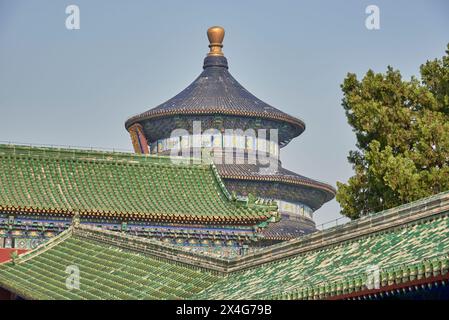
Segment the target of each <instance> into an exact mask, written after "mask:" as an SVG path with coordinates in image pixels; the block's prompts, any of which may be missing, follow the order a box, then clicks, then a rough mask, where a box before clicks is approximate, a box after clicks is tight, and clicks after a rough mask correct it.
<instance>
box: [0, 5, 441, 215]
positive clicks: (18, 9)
mask: <svg viewBox="0 0 449 320" xmlns="http://www.w3.org/2000/svg"><path fill="white" fill-rule="evenodd" d="M70 4H76V5H78V6H79V8H80V12H81V29H80V30H73V31H69V30H67V29H66V28H65V19H66V16H67V15H66V14H65V8H66V6H68V5H70ZM371 4H374V5H377V6H378V7H379V8H380V27H381V29H380V30H377V31H370V30H368V29H366V28H365V19H366V17H367V14H366V13H365V8H366V7H367V6H368V5H371ZM212 25H221V26H223V27H224V28H225V29H226V36H225V40H224V49H223V50H224V53H225V55H226V57H227V58H228V61H229V64H230V72H231V73H232V74H233V76H234V77H235V78H236V79H237V80H238V81H239V82H240V83H241V84H242V85H244V86H245V87H246V88H247V89H248V90H249V91H251V92H252V93H254V94H255V95H256V96H258V97H259V98H261V99H262V100H264V101H266V102H268V103H270V104H272V105H273V106H275V107H277V108H279V109H281V110H283V111H285V112H287V113H290V114H292V115H294V116H297V117H299V118H301V119H303V120H304V121H305V122H306V125H307V128H306V131H305V132H304V133H303V134H302V135H301V136H300V137H298V138H297V139H295V140H294V141H292V142H291V143H290V144H289V145H288V146H287V147H286V148H284V149H283V150H282V153H281V156H282V160H283V165H284V166H285V167H286V168H288V169H290V170H294V171H296V172H298V173H300V174H303V175H306V176H309V177H312V178H316V179H319V180H323V181H326V182H329V183H331V184H333V185H334V186H335V184H336V181H346V180H347V179H348V178H349V177H350V176H351V175H352V169H351V167H350V165H349V164H348V163H347V159H346V157H347V155H348V152H349V150H351V149H353V148H354V147H355V138H354V135H353V133H352V131H351V128H350V127H349V126H348V124H347V122H346V118H345V115H344V111H343V109H342V107H341V98H342V94H341V90H340V84H341V83H342V81H343V79H344V77H345V75H346V73H347V72H355V73H357V74H358V75H359V76H362V75H363V74H364V73H365V72H366V71H367V70H368V69H370V68H371V69H373V70H374V71H376V72H384V71H385V70H386V67H387V65H392V66H393V67H395V68H397V69H400V70H401V71H402V74H403V76H404V78H406V79H408V78H410V76H411V75H417V74H418V71H419V65H420V64H421V63H423V62H425V61H426V60H428V59H434V58H436V57H441V56H442V55H443V54H444V50H445V48H446V44H447V43H448V42H449V31H448V30H449V1H377V0H370V1H355V0H350V1H348V0H344V1H343V0H339V1H316V0H314V1H260V0H259V1H256V0H252V1H248V0H247V1H193V0H192V1H137V0H134V1H105V0H104V1H100V0H96V1H82V0H76V1H75V0H72V1H55V0H53V1H49V0H48V1H31V0H30V1H20V0H19V1H18V0H0V140H3V141H17V142H26V143H38V144H57V145H72V146H74V145H75V146H93V147H104V148H118V149H128V150H129V149H131V143H130V139H129V136H128V133H127V132H126V131H125V129H124V121H125V120H126V119H127V118H128V117H129V116H131V115H134V114H136V113H140V112H142V111H145V110H147V109H150V108H152V107H154V106H156V105H158V104H160V103H162V102H164V101H165V100H167V99H169V98H171V97H172V96H173V95H175V94H176V93H178V92H179V91H181V90H182V89H184V88H185V87H186V86H187V85H188V84H190V82H191V81H193V80H194V78H195V77H196V76H197V75H198V74H199V73H200V72H201V70H202V69H201V68H202V62H203V58H204V57H205V55H206V53H207V52H208V47H207V45H208V41H207V38H206V30H207V28H208V27H210V26H212ZM339 210H340V209H339V206H338V203H337V202H336V201H335V200H333V201H332V202H329V203H327V204H326V205H324V206H323V207H322V208H321V209H320V210H319V211H317V212H316V215H315V220H316V221H317V223H322V222H325V221H328V220H331V219H335V218H337V217H339V214H338V212H339Z"/></svg>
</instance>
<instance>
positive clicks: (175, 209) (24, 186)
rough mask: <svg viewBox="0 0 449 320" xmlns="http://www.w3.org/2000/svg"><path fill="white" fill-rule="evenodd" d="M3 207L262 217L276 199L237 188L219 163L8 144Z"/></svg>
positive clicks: (163, 216)
mask: <svg viewBox="0 0 449 320" xmlns="http://www.w3.org/2000/svg"><path fill="white" fill-rule="evenodd" d="M0 185H1V187H2V189H1V191H0V210H1V211H10V212H19V211H20V212H33V213H36V212H37V213H50V214H60V215H72V214H73V213H74V212H78V213H80V215H81V217H104V218H117V219H123V220H138V219H144V220H151V221H175V222H176V221H178V222H186V221H187V222H191V223H205V222H206V223H241V224H256V223H257V222H261V221H266V220H267V219H269V218H270V217H272V216H273V215H274V214H276V211H277V209H276V207H275V206H267V205H256V204H253V205H249V206H247V205H246V204H245V203H242V202H239V201H232V200H230V195H229V193H228V191H227V190H226V188H225V186H224V184H223V182H222V181H221V179H220V178H219V176H218V174H217V171H216V169H215V167H214V166H213V165H211V164H205V163H203V164H174V163H173V162H172V161H171V159H170V158H167V157H155V156H144V155H133V154H127V153H112V152H98V151H84V150H68V149H54V148H34V147H33V148H32V147H22V146H14V145H0Z"/></svg>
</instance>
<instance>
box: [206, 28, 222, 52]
mask: <svg viewBox="0 0 449 320" xmlns="http://www.w3.org/2000/svg"><path fill="white" fill-rule="evenodd" d="M224 35H225V31H224V29H223V28H222V27H218V26H215V27H210V28H209V29H207V38H208V39H209V43H210V44H209V48H210V51H209V53H208V54H207V55H208V56H222V55H223V52H222V51H221V48H223V44H222V42H223V38H224Z"/></svg>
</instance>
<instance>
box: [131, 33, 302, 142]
mask: <svg viewBox="0 0 449 320" xmlns="http://www.w3.org/2000/svg"><path fill="white" fill-rule="evenodd" d="M223 37H224V30H223V28H221V27H212V28H209V30H208V38H209V41H210V45H209V47H210V52H209V54H208V56H207V57H206V58H205V59H204V65H203V69H204V70H203V72H202V73H201V74H200V75H199V76H198V78H196V79H195V81H193V82H192V83H191V84H190V85H189V86H188V87H187V88H186V89H184V90H183V91H181V92H180V93H179V94H177V95H176V96H174V97H173V98H171V99H170V100H168V101H166V102H164V103H162V104H161V105H159V106H157V107H155V108H153V109H150V110H148V111H146V112H143V113H141V114H138V115H136V116H133V117H131V118H129V119H128V120H127V121H126V123H125V127H126V129H128V128H129V127H130V126H131V125H133V124H135V123H141V124H143V125H144V127H145V124H146V123H148V122H149V121H150V122H151V121H152V120H153V119H160V118H167V117H174V116H176V117H179V116H182V115H189V116H192V115H198V116H207V115H212V116H222V117H223V118H226V116H229V117H243V118H254V119H265V120H270V121H272V123H274V127H275V128H277V129H278V130H279V133H278V136H279V144H280V146H281V147H282V146H285V145H286V144H287V143H288V142H290V140H291V139H293V138H295V137H297V136H298V135H300V134H301V133H302V132H303V131H304V130H305V124H304V122H303V121H302V120H300V119H298V118H295V117H293V116H290V115H288V114H287V113H284V112H282V111H280V110H278V109H276V108H274V107H272V106H270V105H269V104H267V103H265V102H263V101H262V100H260V99H258V98H257V97H255V96H254V95H253V94H251V93H250V92H249V91H248V90H246V89H245V88H244V87H243V86H242V85H241V84H240V83H238V82H237V80H235V79H234V77H232V75H231V74H230V73H229V71H228V62H227V59H226V58H225V57H224V56H223V53H222V51H221V48H222V46H223V45H222V44H221V41H222V40H223ZM205 129H207V128H205ZM216 129H220V128H216ZM229 129H234V128H232V127H229ZM267 129H268V128H267ZM149 135H150V137H149V139H148V140H149V141H154V140H156V139H160V138H164V137H167V133H165V132H161V133H160V136H159V135H158V134H155V133H154V132H151V133H150V134H149Z"/></svg>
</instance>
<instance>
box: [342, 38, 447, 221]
mask: <svg viewBox="0 0 449 320" xmlns="http://www.w3.org/2000/svg"><path fill="white" fill-rule="evenodd" d="M420 75H421V80H418V79H417V78H415V77H412V78H411V80H410V81H406V80H403V79H402V76H401V73H400V72H399V71H398V70H394V69H393V68H392V67H388V69H387V71H386V72H385V73H374V72H373V71H372V70H369V71H368V72H367V73H366V75H365V77H364V78H363V79H362V80H358V79H357V77H356V75H355V74H352V73H349V74H348V75H347V77H346V79H345V80H344V82H343V84H342V85H341V87H342V90H343V93H344V97H343V102H342V105H343V108H344V109H345V112H346V116H347V118H348V123H349V124H350V125H351V127H352V128H353V131H354V132H355V134H356V138H357V148H358V149H357V150H353V151H350V153H349V156H348V160H349V162H350V163H351V164H352V165H353V168H354V171H355V174H354V176H352V177H351V178H350V179H349V180H348V182H347V183H341V182H337V186H338V192H337V201H338V202H339V203H340V205H341V208H342V210H341V213H342V214H343V215H345V216H347V217H350V218H357V217H359V216H360V215H363V214H367V213H370V212H376V211H381V210H384V209H388V208H391V207H394V206H397V205H400V204H403V203H407V202H410V201H414V200H417V199H419V198H422V197H426V196H429V195H432V194H435V193H438V192H442V191H445V190H448V189H449V44H448V48H447V51H446V55H445V56H443V57H442V58H441V59H435V60H432V61H427V62H426V63H425V64H423V65H421V68H420Z"/></svg>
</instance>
